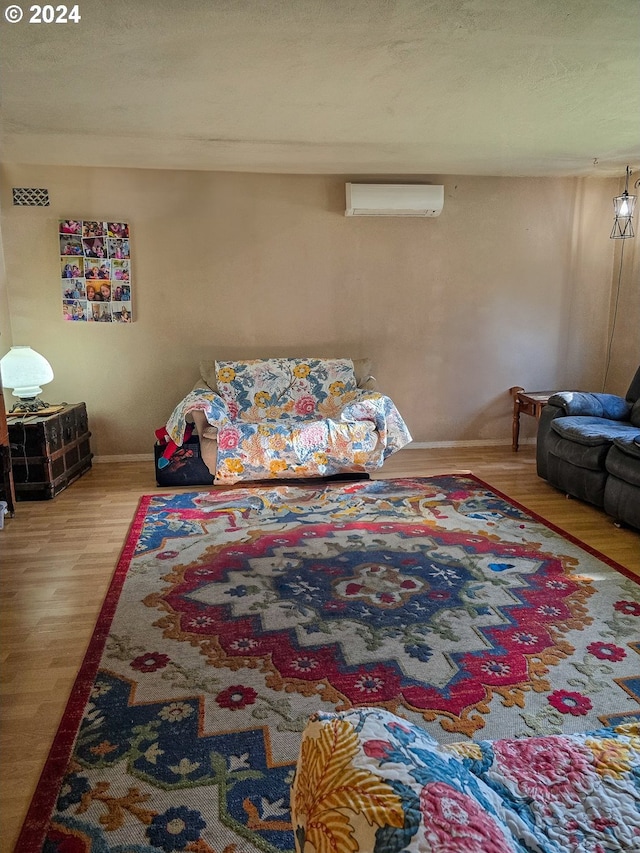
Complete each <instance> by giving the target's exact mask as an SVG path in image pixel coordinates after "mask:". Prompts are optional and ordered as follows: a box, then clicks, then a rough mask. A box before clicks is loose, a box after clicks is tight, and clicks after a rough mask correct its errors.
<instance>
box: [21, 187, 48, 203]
mask: <svg viewBox="0 0 640 853" xmlns="http://www.w3.org/2000/svg"><path fill="white" fill-rule="evenodd" d="M13 204H14V207H15V206H17V207H49V190H43V189H37V188H36V187H13Z"/></svg>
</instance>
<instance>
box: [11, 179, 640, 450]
mask: <svg viewBox="0 0 640 853" xmlns="http://www.w3.org/2000/svg"><path fill="white" fill-rule="evenodd" d="M346 179H347V180H348V179H349V177H347V178H346ZM358 180H361V179H358ZM432 180H433V181H434V182H436V183H443V184H444V185H445V206H444V211H443V213H442V215H441V216H440V217H439V218H437V219H400V218H374V219H371V218H346V217H345V216H344V215H343V214H344V182H345V177H320V176H295V175H254V174H237V173H205V172H186V171H184V172H172V171H153V170H119V169H90V168H62V167H46V168H44V167H43V168H34V167H16V166H13V167H10V168H6V169H5V173H4V181H3V189H2V208H3V220H2V235H3V240H4V248H5V259H6V267H7V278H8V298H9V308H10V314H11V327H12V333H13V343H15V344H23V343H28V344H30V345H31V346H32V347H34V348H35V349H37V350H39V351H40V352H42V353H43V354H44V355H45V356H46V357H47V358H48V359H49V361H50V362H51V364H52V366H53V369H54V372H55V379H54V381H53V383H51V385H49V386H47V388H46V389H45V394H44V395H43V396H44V397H45V399H47V400H49V401H60V400H66V401H69V402H71V401H78V400H84V401H86V402H87V406H88V411H89V416H90V422H91V429H92V431H93V434H94V439H93V450H94V452H95V453H96V454H98V455H101V456H104V455H112V454H116V455H117V454H124V453H132V454H135V453H149V452H150V451H151V447H152V444H153V441H154V434H153V433H154V429H155V428H156V427H159V426H161V425H162V424H163V423H164V422H165V421H166V419H167V417H168V415H169V414H170V412H171V410H172V409H173V407H174V406H175V404H176V403H177V402H178V401H179V400H180V399H181V398H182V397H183V396H184V394H185V393H186V392H187V391H188V390H189V388H190V387H191V385H192V383H193V381H194V380H195V379H196V378H197V375H198V362H199V360H200V359H201V358H203V357H209V358H212V357H218V358H243V357H256V356H267V355H316V354H319V355H323V354H325V355H345V356H353V357H360V356H370V357H372V358H373V360H374V364H375V372H376V376H377V377H378V381H379V385H380V387H381V388H382V389H383V390H384V391H386V392H387V393H388V394H389V395H390V396H391V397H392V398H393V399H394V400H395V402H396V403H397V405H398V407H399V409H400V411H401V412H402V414H403V415H404V417H405V419H406V421H407V423H408V425H409V427H410V429H411V431H412V433H413V436H414V439H415V440H416V441H418V442H448V441H493V440H495V441H507V440H509V438H510V429H511V420H510V411H511V400H510V398H509V395H508V389H509V387H510V386H512V385H516V384H518V385H523V386H525V387H526V388H528V389H542V388H556V387H557V388H561V387H580V386H581V387H585V388H589V389H594V388H597V387H598V386H599V384H601V383H602V380H603V376H604V362H605V352H606V345H607V332H608V328H609V311H610V299H611V281H612V269H613V248H614V247H613V241H611V240H609V231H610V227H611V221H610V220H611V198H612V197H613V195H615V193H616V191H617V182H616V181H611V180H599V181H596V180H588V179H524V178H522V179H518V178H477V177H452V176H444V177H435V178H433V179H432ZM12 186H37V187H46V188H48V190H49V193H50V197H51V206H50V207H48V208H17V207H11V204H10V188H11V187H12ZM59 217H75V218H85V219H93V218H97V219H99V218H105V219H111V218H113V219H116V218H121V219H124V220H127V221H128V222H129V223H131V227H132V249H133V253H134V257H133V306H134V313H135V318H136V319H135V322H134V323H133V324H132V325H130V326H126V325H115V324H114V325H110V324H91V323H89V324H87V323H65V322H64V321H63V320H62V314H61V294H60V291H61V288H60V284H59V279H58V269H59V266H58V248H57V239H56V227H57V220H58V218H59ZM0 299H2V294H1V293H0ZM1 308H2V305H1V304H0V309H1ZM624 313H625V311H624V310H623V314H624ZM2 331H3V337H2V338H1V339H0V345H1V346H2V348H3V351H4V350H6V349H7V348H8V347H7V346H6V344H8V343H9V341H6V340H5V337H4V328H3V330H2ZM636 349H637V347H636ZM633 360H634V359H631V361H633ZM637 360H638V358H637V354H636V356H635V361H636V362H637ZM622 361H623V359H620V358H618V362H620V367H619V368H616V369H617V370H619V372H620V373H623V372H624V368H623V365H622ZM8 399H9V400H10V401H12V398H10V397H9V398H8ZM523 420H524V421H525V422H526V423H523V428H524V429H523V432H524V435H525V436H533V434H534V429H533V427H534V424H533V422H532V420H531V419H530V418H524V419H523Z"/></svg>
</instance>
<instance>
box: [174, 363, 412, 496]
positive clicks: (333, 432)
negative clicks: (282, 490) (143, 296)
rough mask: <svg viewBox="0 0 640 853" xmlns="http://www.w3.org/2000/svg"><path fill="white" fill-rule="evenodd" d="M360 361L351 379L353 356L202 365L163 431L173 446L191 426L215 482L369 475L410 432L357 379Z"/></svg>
mask: <svg viewBox="0 0 640 853" xmlns="http://www.w3.org/2000/svg"><path fill="white" fill-rule="evenodd" d="M367 365H368V361H367V360H362V361H361V362H360V363H359V364H358V365H357V366H358V367H359V368H360V370H359V372H360V374H361V375H360V376H359V377H358V376H357V375H356V367H354V362H353V361H352V360H350V359H329V358H272V359H252V360H248V361H216V362H214V363H211V362H203V363H202V364H201V366H200V367H201V375H202V377H203V380H204V382H203V383H202V384H200V385H199V386H197V387H196V388H194V389H193V390H192V391H191V392H190V393H189V394H188V395H187V396H186V397H185V398H184V399H183V400H182V401H181V402H180V403H179V404H178V406H176V408H175V409H174V411H173V413H172V415H171V417H170V418H169V420H168V422H167V425H166V432H167V434H168V436H169V438H170V439H171V440H172V441H173V442H175V444H176V445H177V446H178V447H180V446H181V445H182V443H183V440H184V436H185V430H186V428H187V424H188V422H189V421H190V420H192V421H194V422H195V425H196V429H197V432H198V436H199V438H200V443H201V445H203V450H202V459H203V460H204V461H205V462H206V464H207V466H208V467H209V469H210V470H211V471H212V473H213V474H214V482H216V483H224V484H230V483H235V482H237V481H239V480H264V479H268V478H278V479H280V478H292V477H303V478H304V477H326V476H331V475H338V474H344V473H347V472H349V473H365V472H368V471H372V470H375V469H377V468H380V467H381V466H382V464H383V462H384V460H385V459H386V458H387V457H388V456H389V455H390V454H391V453H393V452H394V451H396V450H399V449H400V448H401V447H403V446H404V445H406V444H407V443H408V442H409V441H411V436H410V434H409V431H408V429H407V427H406V424H405V423H404V421H403V419H402V417H401V415H400V413H399V412H398V410H397V408H396V407H395V405H394V403H393V402H392V401H391V400H390V399H389V397H386V396H385V395H383V394H380V393H378V392H377V391H376V390H373V388H372V387H371V386H372V377H370V376H369V375H368V374H366V375H363V370H362V368H363V367H364V368H366V366H367ZM212 441H215V457H213V447H212ZM207 442H209V444H207ZM212 457H213V458H212Z"/></svg>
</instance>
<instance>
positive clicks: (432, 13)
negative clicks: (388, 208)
mask: <svg viewBox="0 0 640 853" xmlns="http://www.w3.org/2000/svg"><path fill="white" fill-rule="evenodd" d="M7 5H8V3H7V2H6V0H5V2H4V3H3V4H2V7H3V10H4V8H5V7H6V6H7ZM69 5H71V4H69ZM22 6H23V9H24V10H25V18H24V19H23V20H22V21H21V22H20V23H17V24H9V23H7V22H5V21H4V19H3V20H2V23H1V24H0V39H1V42H0V48H1V54H0V75H1V76H0V87H1V94H2V116H3V137H4V138H3V159H4V160H5V161H10V162H21V163H31V164H34V163H42V164H64V165H67V164H72V165H87V166H88V165H106V166H134V167H148V168H177V169H184V168H186V169H218V170H242V171H260V172H304V173H338V174H359V175H366V174H368V175H376V174H405V175H421V174H431V175H436V174H479V175H602V176H610V175H619V174H621V173H623V172H624V167H625V166H626V165H627V164H629V165H632V166H633V167H635V168H637V167H639V166H640V6H639V4H638V0H173V2H168V0H80V3H79V9H80V13H81V15H82V20H81V22H80V23H79V24H72V23H68V24H48V25H47V24H29V23H27V18H28V17H29V14H30V13H29V11H28V9H29V4H28V3H26V2H22Z"/></svg>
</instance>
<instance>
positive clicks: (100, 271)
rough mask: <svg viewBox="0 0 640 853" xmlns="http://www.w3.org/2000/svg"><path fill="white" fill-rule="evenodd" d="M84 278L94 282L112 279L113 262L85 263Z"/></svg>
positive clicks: (89, 261) (88, 261)
mask: <svg viewBox="0 0 640 853" xmlns="http://www.w3.org/2000/svg"><path fill="white" fill-rule="evenodd" d="M84 277H85V278H86V279H87V281H88V280H89V279H92V280H100V281H108V280H109V279H110V278H111V261H91V260H87V261H85V274H84Z"/></svg>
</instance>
